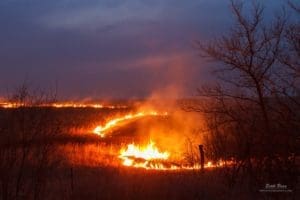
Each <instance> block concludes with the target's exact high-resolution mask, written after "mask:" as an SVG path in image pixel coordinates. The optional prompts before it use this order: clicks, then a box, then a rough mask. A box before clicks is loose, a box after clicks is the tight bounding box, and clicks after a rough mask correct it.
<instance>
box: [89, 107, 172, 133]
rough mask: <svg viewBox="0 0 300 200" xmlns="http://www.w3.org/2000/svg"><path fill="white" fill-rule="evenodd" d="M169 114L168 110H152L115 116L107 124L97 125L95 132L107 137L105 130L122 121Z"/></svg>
mask: <svg viewBox="0 0 300 200" xmlns="http://www.w3.org/2000/svg"><path fill="white" fill-rule="evenodd" d="M166 115H168V113H167V112H164V113H158V112H156V111H150V112H138V113H136V114H127V115H125V116H122V117H118V118H114V119H112V120H109V121H108V122H107V123H106V124H104V125H103V126H100V125H99V126H97V127H96V128H95V129H94V130H93V133H95V134H97V135H99V136H101V137H105V136H107V135H106V134H105V132H106V131H107V130H109V129H111V128H113V127H116V126H118V125H119V124H120V123H122V122H125V121H128V120H133V119H137V118H141V117H145V116H166Z"/></svg>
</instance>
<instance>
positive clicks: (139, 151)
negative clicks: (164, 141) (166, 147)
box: [119, 141, 170, 167]
mask: <svg viewBox="0 0 300 200" xmlns="http://www.w3.org/2000/svg"><path fill="white" fill-rule="evenodd" d="M169 156H170V154H169V153H168V152H160V151H159V150H158V149H157V147H156V146H155V143H154V142H152V141H150V143H149V144H148V145H147V146H146V147H139V146H135V145H134V144H129V145H128V146H127V149H122V150H121V152H120V156H119V157H120V158H121V159H122V160H123V165H125V166H133V167H146V166H147V164H148V163H149V161H154V160H167V159H168V158H169ZM137 160H139V162H136V161H137Z"/></svg>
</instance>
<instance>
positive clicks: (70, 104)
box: [0, 101, 128, 109]
mask: <svg viewBox="0 0 300 200" xmlns="http://www.w3.org/2000/svg"><path fill="white" fill-rule="evenodd" d="M20 106H22V104H20V103H17V102H4V101H3V102H0V108H18V107H20ZM28 107H53V108H96V109H102V108H108V109H123V108H128V106H125V105H103V104H99V103H80V102H59V103H44V104H39V105H31V106H29V105H28Z"/></svg>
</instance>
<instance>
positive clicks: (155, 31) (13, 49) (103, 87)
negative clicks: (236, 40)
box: [0, 0, 283, 99]
mask: <svg viewBox="0 0 300 200" xmlns="http://www.w3.org/2000/svg"><path fill="white" fill-rule="evenodd" d="M263 2H264V3H265V4H266V5H271V4H272V5H276V6H278V5H279V4H280V3H282V2H283V0H264V1H263ZM230 22H231V15H230V11H229V1H228V0H89V1H86V0H48V1H46V0H44V1H41V0H1V1H0V27H1V29H0V30H1V31H0V69H1V71H0V96H3V95H5V93H6V91H7V90H11V89H12V88H14V87H16V86H18V85H19V84H21V83H22V82H24V80H26V81H27V82H29V83H30V84H31V85H33V86H34V87H36V86H39V87H41V88H42V89H45V90H47V88H49V87H53V86H54V85H55V83H57V84H58V90H59V97H60V98H69V99H72V98H77V99H83V98H88V97H90V98H107V97H109V98H122V97H123V98H124V97H125V98H127V97H147V96H149V95H152V94H153V93H161V94H164V95H166V96H168V95H169V94H168V91H173V92H174V90H175V88H176V93H178V94H180V95H182V94H185V95H192V94H193V92H194V91H195V89H196V88H197V86H199V85H200V84H202V83H206V82H208V81H210V80H212V78H211V77H210V74H209V69H208V67H206V66H207V63H205V62H204V61H202V60H201V58H199V57H198V55H197V54H198V52H197V51H196V50H195V49H194V48H193V43H194V41H195V40H208V39H209V38H211V37H212V36H213V35H216V36H217V35H218V33H220V32H224V31H226V30H227V28H228V27H229V26H230V24H231V23H230Z"/></svg>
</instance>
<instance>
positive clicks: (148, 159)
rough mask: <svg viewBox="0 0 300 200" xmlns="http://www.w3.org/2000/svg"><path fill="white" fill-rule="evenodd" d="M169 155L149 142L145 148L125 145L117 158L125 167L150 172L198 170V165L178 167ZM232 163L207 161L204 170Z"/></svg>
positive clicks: (199, 167)
mask: <svg viewBox="0 0 300 200" xmlns="http://www.w3.org/2000/svg"><path fill="white" fill-rule="evenodd" d="M170 156H171V154H170V153H169V152H167V151H165V152H161V151H160V150H159V149H158V148H157V147H156V146H155V143H154V142H153V141H150V142H149V144H148V145H146V146H145V147H141V146H136V145H135V144H129V145H127V148H126V149H121V150H120V154H119V158H120V159H121V160H122V161H123V162H122V164H123V165H124V166H126V167H134V168H144V169H148V170H149V169H151V170H199V169H201V166H200V164H194V165H192V166H187V165H180V164H176V163H174V162H171V160H170ZM231 164H233V161H223V160H220V161H218V162H215V163H213V162H212V161H208V162H207V163H205V164H204V168H218V167H223V166H225V165H231Z"/></svg>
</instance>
